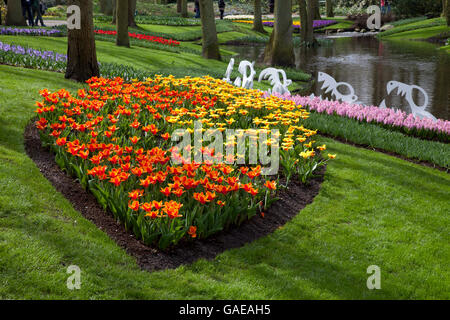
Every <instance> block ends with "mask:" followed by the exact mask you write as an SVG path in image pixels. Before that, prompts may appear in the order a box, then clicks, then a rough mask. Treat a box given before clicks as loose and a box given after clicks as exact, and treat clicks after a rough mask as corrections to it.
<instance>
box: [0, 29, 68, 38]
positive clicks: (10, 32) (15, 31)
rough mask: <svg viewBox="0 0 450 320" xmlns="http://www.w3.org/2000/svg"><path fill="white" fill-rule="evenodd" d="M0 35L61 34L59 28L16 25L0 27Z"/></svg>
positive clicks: (53, 35) (52, 35) (55, 35)
mask: <svg viewBox="0 0 450 320" xmlns="http://www.w3.org/2000/svg"><path fill="white" fill-rule="evenodd" d="M0 35H25V36H49V37H57V36H62V35H63V34H62V32H61V30H58V29H44V28H17V27H0Z"/></svg>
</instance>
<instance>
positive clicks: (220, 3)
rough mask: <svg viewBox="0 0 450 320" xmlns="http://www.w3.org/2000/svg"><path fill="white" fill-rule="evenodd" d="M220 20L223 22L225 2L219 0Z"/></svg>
mask: <svg viewBox="0 0 450 320" xmlns="http://www.w3.org/2000/svg"><path fill="white" fill-rule="evenodd" d="M219 11H220V20H223V14H224V13H225V0H219Z"/></svg>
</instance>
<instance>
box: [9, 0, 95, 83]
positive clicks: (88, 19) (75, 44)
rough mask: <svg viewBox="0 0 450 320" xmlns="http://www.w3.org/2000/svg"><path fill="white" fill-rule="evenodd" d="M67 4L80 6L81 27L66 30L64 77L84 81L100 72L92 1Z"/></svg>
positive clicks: (73, 0)
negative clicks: (65, 67) (65, 66)
mask: <svg viewBox="0 0 450 320" xmlns="http://www.w3.org/2000/svg"><path fill="white" fill-rule="evenodd" d="M10 1H11V0H10ZM10 1H8V3H9V2H10ZM69 5H77V6H79V7H80V9H81V12H80V13H81V25H80V26H81V28H80V29H69V30H68V35H67V69H66V74H65V77H66V78H67V79H73V80H76V81H79V82H84V81H86V80H88V79H90V78H92V77H94V76H99V74H100V72H99V67H98V62H97V53H96V49H95V38H94V21H93V13H92V10H93V8H92V1H91V0H70V1H69Z"/></svg>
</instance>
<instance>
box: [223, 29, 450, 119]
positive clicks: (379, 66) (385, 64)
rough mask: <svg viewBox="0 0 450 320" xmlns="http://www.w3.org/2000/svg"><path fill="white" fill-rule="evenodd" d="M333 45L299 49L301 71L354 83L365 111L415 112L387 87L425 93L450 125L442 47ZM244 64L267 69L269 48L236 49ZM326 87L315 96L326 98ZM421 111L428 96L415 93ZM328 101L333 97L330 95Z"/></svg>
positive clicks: (363, 40)
mask: <svg viewBox="0 0 450 320" xmlns="http://www.w3.org/2000/svg"><path fill="white" fill-rule="evenodd" d="M328 42H329V43H328V44H325V45H322V46H320V47H316V48H309V49H305V48H297V49H295V55H296V65H297V67H298V68H300V69H302V70H305V71H307V72H309V73H312V74H313V76H314V77H315V78H316V79H317V73H318V72H319V71H321V72H325V73H327V74H329V75H331V76H332V77H334V78H335V79H336V80H337V81H338V82H348V83H349V84H351V85H352V86H353V88H354V89H355V94H356V95H357V96H358V101H359V102H361V103H363V104H365V105H379V104H380V103H381V102H382V101H383V100H384V99H385V101H386V105H387V106H395V107H398V108H400V109H402V110H404V111H406V112H408V113H409V112H410V108H409V106H408V102H407V101H406V99H405V98H404V97H401V96H399V95H397V91H396V90H394V91H393V92H391V94H389V95H388V94H387V90H386V85H387V83H388V82H389V81H391V80H395V81H399V82H402V83H406V84H408V85H417V86H420V87H422V88H423V89H424V90H425V91H426V92H427V94H428V98H429V103H428V107H427V109H426V110H427V111H429V112H430V113H431V114H433V115H434V116H435V117H437V118H441V119H446V120H449V119H450V112H449V105H450V55H448V54H446V53H445V52H442V51H439V50H437V46H436V45H434V44H431V43H427V42H422V41H379V40H378V39H376V38H374V37H371V36H364V37H337V38H334V37H333V38H329V41H328ZM229 48H230V50H233V51H235V52H238V54H239V56H238V59H247V60H251V61H257V63H262V61H263V58H264V46H261V45H257V46H240V47H239V46H232V47H229ZM321 85H322V84H321V83H315V84H314V85H313V87H312V88H311V92H313V93H315V94H316V95H320V94H322V93H323V92H322V91H321V89H320V87H321ZM412 92H413V98H414V103H415V104H416V105H422V104H423V102H424V97H423V95H422V94H421V93H420V92H419V91H418V90H414V91H412ZM324 97H328V96H327V95H325V96H324Z"/></svg>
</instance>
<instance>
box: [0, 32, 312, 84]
mask: <svg viewBox="0 0 450 320" xmlns="http://www.w3.org/2000/svg"><path fill="white" fill-rule="evenodd" d="M0 41H2V42H4V43H10V44H16V45H21V46H28V47H32V48H35V49H43V50H52V51H56V52H58V53H62V54H65V53H66V52H67V38H65V37H24V36H0ZM183 45H184V46H187V47H192V46H196V44H194V43H191V42H183ZM96 49H97V59H98V61H99V62H100V63H102V62H106V63H117V64H122V65H128V66H132V67H135V68H137V69H140V70H144V71H145V70H148V71H150V72H155V71H165V72H167V71H173V72H175V71H177V72H178V73H180V71H182V72H184V73H185V74H189V73H190V72H191V71H190V70H195V71H201V72H202V73H203V74H205V75H207V74H210V75H214V76H217V77H220V76H222V75H223V74H225V71H226V70H227V66H228V60H225V59H224V61H217V60H208V59H203V58H202V57H201V56H199V55H196V54H191V53H185V52H183V53H176V52H168V51H162V50H157V49H150V48H142V47H135V46H134V47H133V46H132V47H131V48H125V47H118V46H116V45H115V43H113V42H108V41H99V40H97V41H96ZM222 52H223V53H224V54H233V52H231V51H229V50H223V51H222ZM235 71H236V72H237V67H236V66H235ZM290 76H291V78H292V79H293V80H294V81H295V82H293V83H292V85H291V86H290V87H289V89H290V90H291V91H294V90H298V89H301V88H302V86H303V85H304V84H305V83H304V82H303V81H298V79H304V77H305V73H303V72H302V71H300V70H295V71H293V73H292V74H291V75H290ZM254 86H255V88H256V89H264V90H267V89H268V88H269V87H270V85H269V83H268V82H266V83H258V82H257V81H255V83H254Z"/></svg>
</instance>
